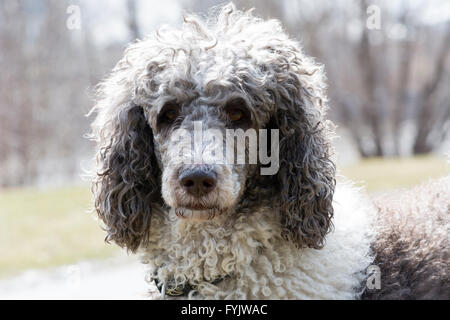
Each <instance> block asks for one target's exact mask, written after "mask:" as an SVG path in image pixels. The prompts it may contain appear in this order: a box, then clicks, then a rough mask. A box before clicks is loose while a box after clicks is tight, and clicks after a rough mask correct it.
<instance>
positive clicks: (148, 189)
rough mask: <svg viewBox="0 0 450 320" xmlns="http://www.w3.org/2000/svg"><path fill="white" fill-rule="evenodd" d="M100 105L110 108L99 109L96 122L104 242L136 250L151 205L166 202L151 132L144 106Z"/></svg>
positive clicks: (144, 233) (97, 199)
mask: <svg viewBox="0 0 450 320" xmlns="http://www.w3.org/2000/svg"><path fill="white" fill-rule="evenodd" d="M116 94H117V93H116ZM104 102H105V101H103V102H102V103H104ZM102 107H105V108H107V110H99V111H98V112H99V114H98V115H97V119H96V120H95V122H94V127H96V128H97V129H98V130H97V142H98V144H99V151H98V153H97V162H98V166H99V169H98V170H97V173H96V177H95V178H94V183H93V188H92V189H93V193H94V197H95V199H94V203H95V210H96V211H97V213H98V216H99V217H100V218H101V219H102V220H103V222H104V223H105V225H106V231H107V236H106V241H108V242H109V241H114V242H115V243H117V244H118V245H119V246H121V247H126V248H127V249H128V250H130V251H132V252H135V251H136V250H137V249H138V247H139V246H140V245H141V244H145V243H146V242H147V241H148V239H149V231H150V218H151V214H152V204H153V205H154V204H155V203H161V202H162V200H161V196H160V170H159V167H158V165H157V162H156V157H155V155H154V150H153V134H152V130H151V128H150V126H149V125H148V122H147V120H146V118H145V115H144V110H143V109H142V108H141V107H140V106H137V105H134V104H133V103H128V104H125V105H116V106H102V105H98V106H97V108H102Z"/></svg>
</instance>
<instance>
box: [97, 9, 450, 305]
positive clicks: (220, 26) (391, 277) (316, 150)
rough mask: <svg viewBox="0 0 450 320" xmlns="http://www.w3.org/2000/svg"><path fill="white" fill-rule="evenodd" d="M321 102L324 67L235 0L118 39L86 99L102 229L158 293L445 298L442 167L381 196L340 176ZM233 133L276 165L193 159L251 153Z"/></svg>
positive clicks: (178, 295) (445, 207)
mask: <svg viewBox="0 0 450 320" xmlns="http://www.w3.org/2000/svg"><path fill="white" fill-rule="evenodd" d="M327 107H328V101H327V96H326V84H325V76H324V70H323V67H322V66H321V65H319V64H318V63H316V62H315V61H314V60H313V59H312V58H311V57H308V56H307V55H305V54H304V53H303V51H302V49H301V47H300V45H299V43H298V42H296V41H295V40H293V39H291V38H290V37H289V36H288V35H287V33H286V32H285V31H284V29H283V27H282V26H281V24H280V22H279V21H277V20H263V19H261V18H258V17H256V16H254V14H253V12H252V11H251V10H250V11H246V12H243V11H240V10H237V9H236V7H235V6H234V5H233V4H231V3H230V4H228V5H225V6H223V7H221V8H219V9H218V10H217V12H215V13H212V14H210V16H209V17H208V18H206V19H205V18H200V17H197V16H195V15H190V16H187V17H185V19H184V25H183V27H182V28H181V30H179V29H172V28H169V27H167V28H165V29H160V30H159V31H158V32H156V33H154V34H152V35H150V36H149V37H147V38H146V39H144V40H142V41H137V42H135V43H133V44H131V45H129V47H128V48H127V49H126V51H125V56H124V57H123V59H121V60H120V61H119V62H118V64H117V65H116V67H115V68H114V69H113V71H112V73H111V75H110V76H109V77H108V78H107V79H106V80H105V81H103V82H102V83H101V84H99V86H98V99H97V102H96V105H95V106H94V108H93V110H92V112H93V113H95V115H96V116H95V120H94V122H93V124H92V128H93V131H92V139H94V140H95V141H96V143H97V145H98V152H97V163H98V166H97V170H96V174H95V175H94V178H93V187H92V190H93V194H94V203H95V210H96V212H97V214H98V216H99V217H100V218H101V220H102V221H103V223H104V228H105V230H106V232H107V236H106V240H107V241H108V242H110V241H112V242H115V243H116V244H117V245H119V246H121V247H124V248H127V250H129V251H131V252H133V253H136V252H138V253H140V254H141V255H142V261H143V262H144V263H146V264H147V265H148V277H147V281H149V282H154V283H155V284H156V285H157V287H158V288H159V290H160V291H161V297H172V298H182V299H185V298H194V299H359V298H378V299H382V298H436V299H438V298H444V299H448V298H449V292H450V290H449V282H448V279H449V270H448V266H447V261H448V249H447V248H448V246H447V243H446V241H447V237H448V225H449V219H448V213H449V197H450V192H449V179H446V180H442V181H440V182H439V183H440V185H439V186H437V187H429V188H423V189H420V190H419V191H417V192H416V193H414V194H413V195H410V196H408V197H407V199H408V200H407V201H404V200H402V199H403V198H401V197H398V198H394V201H392V200H391V201H388V202H386V201H384V200H381V201H379V202H371V201H370V200H369V199H368V198H366V197H365V196H364V194H363V193H362V192H361V191H360V190H357V189H356V188H355V187H353V186H352V185H351V183H350V182H338V183H336V169H335V165H334V162H333V161H332V155H333V150H332V147H331V144H330V142H331V139H332V137H333V130H334V127H333V124H332V123H331V122H330V121H327V120H326V119H325V115H326V111H327ZM196 130H197V134H196V133H195V132H194V131H196ZM230 130H234V132H235V133H236V132H241V133H242V132H244V130H246V131H245V132H247V131H249V130H250V131H249V132H251V130H253V131H252V132H253V133H255V134H256V136H257V138H259V142H260V143H259V144H257V149H258V150H260V149H266V155H269V156H270V159H271V160H273V161H272V162H273V163H275V165H274V167H275V170H273V172H272V173H269V174H263V172H264V169H268V166H269V165H270V166H272V164H268V162H267V161H265V162H264V161H262V158H261V159H260V161H257V162H256V163H254V162H251V161H247V162H248V163H246V162H245V161H244V163H243V162H238V163H235V162H234V158H233V161H231V162H230V161H226V162H224V161H203V160H204V159H203V156H204V155H205V154H206V153H209V154H210V155H214V154H215V152H217V151H218V152H217V153H218V154H219V153H221V151H225V150H228V151H230V150H231V151H232V152H235V153H236V155H237V156H238V157H239V156H243V157H244V158H250V149H251V148H250V147H251V146H250V145H253V144H254V143H250V142H251V140H252V139H250V138H251V135H250V134H249V135H248V136H244V140H245V139H246V138H248V139H247V140H245V141H247V142H245V141H244V144H243V147H242V148H241V149H240V151H239V150H238V151H236V149H237V144H236V145H233V143H230V140H228V139H225V138H223V137H224V136H226V135H227V134H228V132H229V131H230ZM264 130H266V131H264ZM198 131H199V132H200V134H198ZM192 132H194V140H195V141H194V142H199V143H200V147H195V146H194V147H192V145H193V143H192V141H191V140H190V139H185V138H186V137H189V136H192V135H191V133H192ZM232 132H233V131H232ZM263 133H265V134H263ZM221 137H222V138H221ZM253 137H255V136H253ZM233 139H234V137H233V136H232V139H231V140H233ZM224 140H226V141H224ZM233 141H234V140H233ZM252 141H253V142H254V141H255V140H252ZM223 142H226V143H223ZM194 144H195V143H194ZM268 145H270V147H271V148H270V152H267V148H268ZM180 150H182V152H180ZM186 150H187V151H186ZM192 150H193V151H192ZM198 154H200V159H197V160H200V161H192V157H194V158H195V157H196V155H198ZM260 154H261V153H260ZM262 154H263V153H262ZM212 158H214V157H212ZM227 159H228V158H227ZM213 160H214V159H213ZM425 190H426V192H424V191H425ZM417 195H419V196H420V197H421V198H420V199H419V198H418V197H417ZM433 197H434V198H433ZM409 199H413V200H414V201H410V200H409ZM430 199H432V200H433V201H432V202H429V200H430ZM395 200H397V202H399V203H397V204H395V202H396V201H395ZM405 202H407V203H405ZM391 204H392V205H391ZM406 204H409V206H410V207H409V208H406V207H402V206H404V205H406ZM430 206H432V207H430Z"/></svg>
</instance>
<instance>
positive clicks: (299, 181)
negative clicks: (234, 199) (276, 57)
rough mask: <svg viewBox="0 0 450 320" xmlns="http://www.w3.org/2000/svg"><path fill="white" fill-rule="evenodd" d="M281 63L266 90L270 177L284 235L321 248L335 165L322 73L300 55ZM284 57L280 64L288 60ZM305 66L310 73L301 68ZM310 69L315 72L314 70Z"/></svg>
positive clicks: (329, 214)
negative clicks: (272, 145) (273, 138)
mask: <svg viewBox="0 0 450 320" xmlns="http://www.w3.org/2000/svg"><path fill="white" fill-rule="evenodd" d="M290 56H291V57H292V56H293V57H294V60H293V61H292V62H291V63H290V64H289V65H287V66H286V65H284V66H283V70H282V72H280V74H281V76H280V77H279V78H278V81H277V88H276V90H274V91H272V92H271V95H272V96H273V100H274V102H275V106H276V108H275V109H276V110H275V111H274V115H273V117H272V119H271V124H270V126H272V127H273V128H277V129H279V138H280V141H279V143H280V149H279V152H280V168H279V171H278V173H277V175H276V177H275V183H276V184H277V186H278V190H279V193H278V194H277V195H276V196H277V199H279V201H280V203H279V206H280V212H281V224H282V228H283V235H284V236H285V237H286V238H287V239H289V240H292V241H294V242H295V243H296V244H297V245H298V246H300V247H311V248H317V249H318V248H321V247H322V246H323V244H324V239H325V235H326V234H327V233H328V231H329V229H330V228H331V218H332V216H333V206H332V200H333V193H334V188H335V166H334V163H333V162H332V160H331V159H330V156H331V155H330V153H331V150H330V145H329V136H330V131H329V128H328V125H327V124H326V123H325V122H324V119H323V116H324V115H323V113H324V111H325V110H324V109H325V104H326V97H325V93H324V80H323V76H322V70H321V68H320V67H318V66H316V65H315V64H314V63H313V62H312V61H309V60H305V59H308V58H307V57H304V58H303V59H301V61H300V59H296V57H295V54H292V53H291V55H290ZM287 60H288V59H287V58H286V59H285V60H283V61H287ZM305 63H306V64H308V63H309V65H310V66H311V67H313V70H312V71H311V72H309V73H308V71H305V70H302V69H301V66H302V65H305ZM314 68H315V69H314ZM316 72H317V73H316Z"/></svg>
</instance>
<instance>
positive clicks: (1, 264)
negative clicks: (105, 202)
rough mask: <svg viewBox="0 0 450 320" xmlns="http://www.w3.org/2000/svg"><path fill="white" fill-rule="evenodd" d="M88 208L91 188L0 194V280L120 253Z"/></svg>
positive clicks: (26, 190)
mask: <svg viewBox="0 0 450 320" xmlns="http://www.w3.org/2000/svg"><path fill="white" fill-rule="evenodd" d="M90 204H91V194H90V191H89V188H88V187H72V188H62V189H51V190H45V191H41V190H37V189H14V190H6V191H0V277H4V276H10V275H13V274H16V273H18V272H20V271H23V270H26V269H29V268H45V267H50V266H56V265H63V264H70V263H74V262H76V261H79V260H82V259H90V258H104V257H110V256H112V255H114V254H116V253H118V252H119V249H117V247H114V246H112V245H106V244H105V242H104V232H103V231H102V230H101V228H100V223H99V222H98V221H95V220H94V215H93V214H89V213H88V209H89V206H90Z"/></svg>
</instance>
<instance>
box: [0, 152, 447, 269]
mask: <svg viewBox="0 0 450 320" xmlns="http://www.w3.org/2000/svg"><path fill="white" fill-rule="evenodd" d="M449 168H450V164H449V163H447V162H446V161H445V159H441V158H437V157H431V156H427V157H415V158H388V159H367V160H364V161H362V162H360V163H358V164H356V165H353V166H349V167H345V168H342V170H340V174H342V175H344V176H346V177H348V178H350V179H352V180H353V181H356V182H357V183H359V184H360V185H361V184H362V185H364V186H366V188H367V190H368V191H369V192H377V191H381V190H388V189H395V188H403V187H409V186H412V185H415V184H418V183H420V182H422V181H424V180H427V179H429V178H434V177H439V176H443V175H446V174H449V173H450V171H449ZM90 204H91V194H90V191H89V188H88V187H71V188H59V189H48V190H38V189H32V188H27V189H13V190H0V277H5V276H10V275H13V274H16V273H18V272H20V271H23V270H26V269H30V268H46V267H52V266H58V265H63V264H70V263H75V262H77V261H79V260H84V259H98V258H106V257H111V256H113V255H115V254H118V253H119V250H120V249H119V248H118V247H117V246H114V245H106V244H105V243H104V240H103V239H104V236H105V234H104V232H103V231H102V230H101V229H100V227H99V226H100V222H98V221H95V220H94V215H93V214H89V213H88V209H89V206H90Z"/></svg>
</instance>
